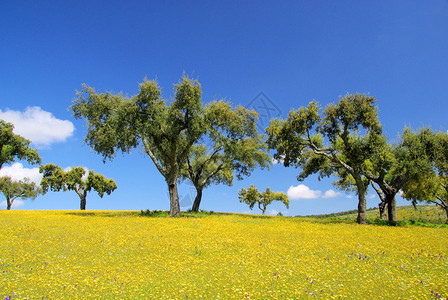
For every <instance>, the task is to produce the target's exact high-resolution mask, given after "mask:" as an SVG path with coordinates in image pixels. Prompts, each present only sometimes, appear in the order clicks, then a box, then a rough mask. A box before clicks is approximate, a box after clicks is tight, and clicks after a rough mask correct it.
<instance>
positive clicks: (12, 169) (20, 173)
mask: <svg viewBox="0 0 448 300" xmlns="http://www.w3.org/2000/svg"><path fill="white" fill-rule="evenodd" d="M0 176H9V177H11V179H12V180H15V181H18V180H22V179H23V178H29V179H30V180H31V181H33V182H35V183H36V184H40V181H41V180H42V174H40V173H39V168H32V169H28V168H24V167H23V165H22V164H21V163H14V164H12V165H11V166H4V167H3V168H2V169H1V170H0Z"/></svg>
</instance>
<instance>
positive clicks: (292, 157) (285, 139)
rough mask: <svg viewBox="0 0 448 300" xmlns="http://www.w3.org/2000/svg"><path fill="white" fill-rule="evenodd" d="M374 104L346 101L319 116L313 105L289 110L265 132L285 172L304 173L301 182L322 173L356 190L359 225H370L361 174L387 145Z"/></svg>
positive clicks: (352, 98)
mask: <svg viewBox="0 0 448 300" xmlns="http://www.w3.org/2000/svg"><path fill="white" fill-rule="evenodd" d="M375 103H376V100H375V98H374V97H370V96H366V95H361V94H354V95H346V96H345V97H343V98H340V99H339V101H338V102H337V103H336V104H329V105H328V106H327V107H326V108H325V109H324V110H323V112H322V113H321V112H320V110H321V109H320V106H319V104H318V103H317V102H315V101H312V102H310V103H309V104H308V106H307V107H301V108H299V109H298V110H296V111H295V110H291V111H290V112H289V114H288V117H287V119H286V120H278V119H274V120H272V121H271V122H270V124H269V126H268V128H266V132H267V134H268V140H267V143H268V146H269V148H270V149H276V150H277V152H276V153H275V154H274V158H275V159H277V160H282V161H283V164H284V165H285V166H286V167H288V166H290V165H293V166H295V167H297V168H301V169H302V172H301V173H300V174H299V176H298V177H297V179H298V180H300V181H302V180H304V179H305V178H307V177H308V176H309V175H311V174H315V173H318V174H319V179H321V178H323V177H328V176H330V175H336V176H337V177H339V178H340V179H341V180H340V181H338V182H336V183H335V185H336V186H337V187H339V188H342V189H347V187H349V186H350V185H351V184H354V186H356V191H357V193H358V202H359V203H358V222H359V223H365V222H366V218H365V210H366V199H365V194H366V192H367V187H368V180H365V178H364V177H363V173H362V169H363V167H364V166H365V164H367V163H368V161H369V159H370V157H371V156H372V155H374V154H375V153H376V152H378V149H380V148H381V147H382V145H383V144H384V143H385V139H384V137H383V136H382V126H381V124H380V122H379V120H378V112H377V108H376V106H375ZM348 177H351V178H350V179H349V178H348ZM352 186H353V185H352Z"/></svg>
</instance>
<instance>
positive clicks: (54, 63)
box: [0, 0, 448, 215]
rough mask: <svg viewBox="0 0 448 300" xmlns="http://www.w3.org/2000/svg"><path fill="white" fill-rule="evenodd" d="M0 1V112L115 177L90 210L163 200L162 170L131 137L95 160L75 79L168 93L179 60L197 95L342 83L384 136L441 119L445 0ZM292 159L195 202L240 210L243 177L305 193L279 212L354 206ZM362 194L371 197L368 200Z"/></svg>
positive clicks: (63, 200)
mask: <svg viewBox="0 0 448 300" xmlns="http://www.w3.org/2000/svg"><path fill="white" fill-rule="evenodd" d="M0 14H1V17H0V32H1V43H0V66H1V67H0V118H2V119H7V118H8V120H10V121H11V122H12V121H14V122H13V123H15V125H16V130H17V131H20V132H21V134H22V135H24V136H26V137H27V138H30V139H31V140H32V141H33V142H34V145H35V147H37V148H38V149H39V153H40V155H41V157H42V159H43V163H55V164H58V165H60V166H61V167H63V168H65V167H70V166H79V165H81V166H85V167H87V168H89V169H93V170H95V171H96V172H100V173H103V174H104V175H105V176H107V177H111V178H114V179H115V181H116V182H117V184H118V189H117V190H116V191H115V192H114V193H112V194H111V195H110V196H105V197H104V198H103V199H101V198H99V197H98V196H96V195H95V194H94V193H91V194H90V195H89V196H88V198H87V209H112V210H140V209H151V210H152V209H168V208H169V200H168V195H167V187H166V184H165V182H164V179H163V177H162V176H161V175H160V174H159V173H158V171H157V170H156V168H155V167H154V165H153V163H152V162H151V161H150V159H149V157H147V156H145V155H144V154H142V153H141V151H139V150H138V149H136V150H135V151H134V152H133V153H132V154H131V155H118V156H117V158H116V159H115V160H114V161H112V162H107V163H106V164H103V163H102V159H101V157H100V156H99V155H97V154H95V153H93V152H92V150H91V149H90V148H89V147H88V146H87V145H84V144H83V138H84V136H85V134H86V128H85V126H84V121H82V120H74V118H73V117H72V115H71V112H70V111H69V110H68V107H69V106H70V105H71V103H72V100H73V99H74V98H75V91H76V90H80V89H81V85H82V83H86V84H88V85H90V86H92V87H95V88H96V89H97V90H99V91H112V92H120V91H122V92H123V93H125V94H129V95H133V94H136V93H137V92H138V83H139V82H141V81H142V80H143V78H144V77H145V76H147V77H148V78H150V79H153V78H157V79H158V81H159V84H160V86H161V87H162V88H163V95H164V97H165V98H167V99H169V98H170V97H171V96H172V95H173V89H172V85H173V83H177V82H178V80H179V78H180V77H181V76H182V73H183V72H185V73H186V74H187V75H189V76H191V77H194V78H197V79H198V80H199V82H200V83H201V85H202V90H203V101H204V102H208V101H211V100H213V99H220V98H225V99H227V100H229V101H231V102H232V103H233V104H234V105H238V104H241V105H243V106H248V105H249V104H250V103H252V104H254V103H255V104H256V106H257V107H260V106H262V105H261V104H260V103H261V102H259V101H260V99H259V98H256V97H257V96H258V95H259V94H260V93H263V95H265V96H266V97H267V99H265V100H264V101H265V103H267V105H269V106H270V107H271V108H275V110H273V111H271V112H272V113H275V114H276V115H279V116H280V117H281V118H284V117H286V115H287V114H288V112H289V110H290V109H291V108H295V109H297V108H299V107H300V106H304V105H307V104H308V102H309V101H311V100H313V99H314V100H317V101H318V102H319V103H321V105H322V106H325V105H326V104H328V103H331V102H336V101H337V99H338V97H339V96H341V95H345V94H347V93H355V92H360V93H370V95H372V96H375V97H376V98H377V100H378V107H379V115H380V120H381V122H382V124H383V125H384V130H385V133H386V134H387V136H388V137H389V138H390V139H395V138H396V137H397V136H398V135H399V134H400V133H401V131H402V130H403V128H404V126H411V127H412V128H419V127H421V126H431V127H432V128H433V129H436V130H444V131H446V130H447V129H448V128H447V127H448V126H447V112H448V104H447V95H448V55H447V53H448V1H446V0H438V1H437V0H435V1H222V2H218V1H194V2H181V1H178V2H177V1H160V2H155V1H154V2H152V1H1V2H0ZM255 98H256V99H255ZM254 99H255V102H253V100H254ZM257 101H258V102H257ZM259 110H260V113H261V114H263V117H262V118H261V120H260V122H261V124H267V122H268V117H267V115H266V111H263V108H259ZM19 128H20V130H19ZM32 168H35V166H28V165H26V164H25V163H23V165H22V166H21V165H18V164H16V165H13V166H7V167H4V168H3V169H2V172H6V171H8V172H10V173H11V174H13V173H14V174H16V176H22V175H24V174H25V175H26V176H31V177H32V176H35V170H32ZM33 172H34V173H33ZM299 172H300V170H296V169H294V168H284V167H283V166H282V165H279V164H277V165H274V167H273V168H272V169H271V170H270V171H260V170H258V171H256V172H254V173H253V174H252V176H250V177H249V178H246V179H245V180H244V181H241V182H238V181H235V183H234V186H233V187H227V186H213V187H210V188H208V189H207V190H205V191H204V196H203V203H202V205H201V208H202V209H206V210H214V211H227V212H247V211H248V208H247V206H245V205H243V204H240V203H239V202H238V198H237V197H238V190H239V189H240V188H241V187H248V186H249V185H250V184H255V185H257V187H259V188H260V189H264V188H266V187H268V186H269V187H271V189H273V190H276V191H284V192H287V191H288V189H290V188H291V187H293V188H295V189H293V190H294V191H295V194H294V195H295V196H296V197H299V196H301V197H302V198H300V199H291V205H290V209H289V210H287V211H286V209H285V208H284V207H282V206H281V205H278V204H276V205H272V206H271V207H268V210H271V211H270V213H276V212H277V211H282V212H284V213H285V214H287V215H305V214H315V213H328V212H335V211H341V210H348V209H355V208H356V207H357V199H356V195H346V194H344V193H340V194H338V191H336V190H335V189H334V187H332V186H331V181H332V180H331V179H324V180H322V181H320V182H319V181H317V178H316V177H310V178H309V179H307V180H305V181H304V182H302V183H299V182H298V181H297V180H296V176H297V174H298V173H299ZM33 174H34V175H33ZM36 180H37V179H36ZM299 184H303V185H302V186H299ZM179 189H180V191H179V195H180V197H181V199H183V200H181V205H182V206H183V207H182V209H188V204H189V203H190V197H194V193H193V192H192V191H190V187H189V186H188V185H187V184H185V183H183V184H181V185H180V187H179ZM330 190H331V191H330ZM291 195H292V194H291ZM369 195H370V196H369V197H368V207H373V206H376V205H377V203H378V202H379V201H378V199H377V197H375V195H374V194H373V193H372V192H370V193H369ZM303 197H305V198H303ZM1 201H3V199H0V202H1ZM17 203H18V204H19V205H17V207H15V209H78V208H79V198H78V197H77V196H76V194H75V193H74V192H66V193H62V192H60V193H52V192H50V193H48V194H46V195H45V196H40V197H38V198H37V199H36V200H35V201H28V200H27V201H24V202H19V201H18V202H17ZM399 204H407V202H405V201H403V200H399ZM273 210H275V211H273ZM253 212H254V213H258V211H257V210H256V209H254V211H253Z"/></svg>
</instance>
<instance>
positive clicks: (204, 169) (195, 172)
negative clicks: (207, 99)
mask: <svg viewBox="0 0 448 300" xmlns="http://www.w3.org/2000/svg"><path fill="white" fill-rule="evenodd" d="M257 116H258V114H257V112H255V111H253V110H248V109H246V108H244V107H242V106H238V107H235V108H232V106H231V105H230V103H228V102H225V101H223V100H220V101H213V102H211V103H210V104H208V105H207V107H206V109H205V120H206V122H205V124H206V127H207V136H206V138H205V139H204V138H203V139H201V140H200V141H198V144H197V145H194V146H193V147H192V149H191V151H190V155H189V157H188V158H187V161H186V163H185V165H184V166H183V167H182V169H181V178H182V179H190V180H191V181H192V183H193V184H194V186H195V187H196V190H198V195H197V197H196V199H195V204H194V205H193V210H195V211H197V210H198V209H199V203H200V201H201V197H200V196H201V195H202V194H201V191H202V190H203V189H204V188H206V187H207V186H209V185H210V184H220V183H223V184H227V185H232V184H233V178H234V174H235V176H236V177H237V179H238V180H242V179H243V177H244V176H249V175H250V174H251V172H252V171H253V170H254V169H255V168H256V167H260V168H269V166H270V165H271V157H270V155H268V154H267V146H266V144H265V143H264V136H263V135H259V134H258V132H257V125H256V121H257ZM206 141H208V142H209V143H208V144H209V145H210V146H207V145H206V143H205V142H206Z"/></svg>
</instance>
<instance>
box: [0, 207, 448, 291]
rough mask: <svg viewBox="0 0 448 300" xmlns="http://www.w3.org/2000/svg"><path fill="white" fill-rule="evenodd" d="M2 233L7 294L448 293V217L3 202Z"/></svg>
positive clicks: (0, 265)
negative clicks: (176, 211) (333, 218)
mask: <svg viewBox="0 0 448 300" xmlns="http://www.w3.org/2000/svg"><path fill="white" fill-rule="evenodd" d="M0 236H1V237H2V240H1V243H0V299H5V298H6V299H9V297H11V299H200V298H203V299H248V298H252V299H281V298H284V299H308V298H315V297H318V298H320V297H322V298H323V299H342V298H346V299H366V298H369V299H380V298H382V299H400V298H401V299H436V298H437V297H438V296H441V297H443V298H446V297H447V296H448V285H447V284H446V274H447V273H448V248H447V245H448V229H447V228H423V227H414V226H413V227H386V226H361V225H357V224H345V223H342V224H336V223H328V224H323V223H312V222H308V221H306V220H304V219H300V218H284V217H268V216H264V217H261V216H250V215H234V214H217V213H214V214H210V215H206V214H203V215H202V217H200V218H198V217H192V215H190V216H189V217H183V218H168V217H157V216H155V215H152V217H147V216H141V214H140V212H110V211H103V212H101V211H87V212H78V211H1V212H0ZM2 297H3V298H2Z"/></svg>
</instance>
